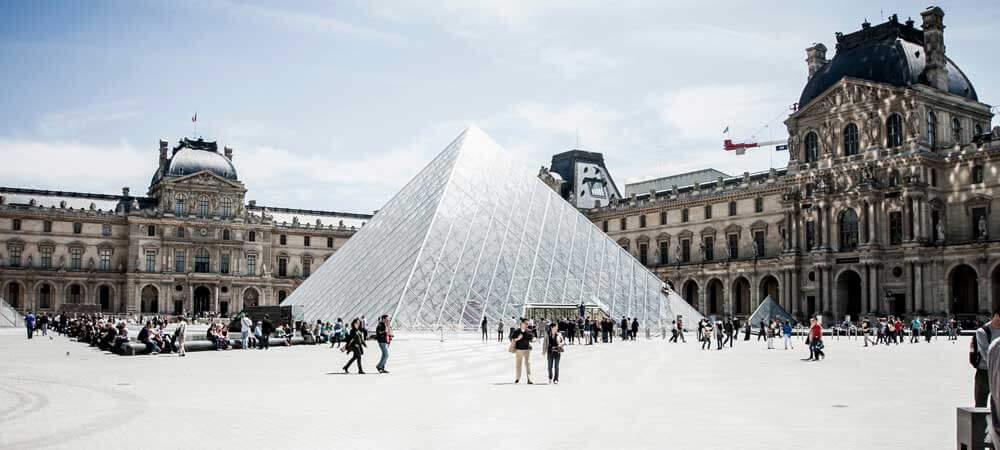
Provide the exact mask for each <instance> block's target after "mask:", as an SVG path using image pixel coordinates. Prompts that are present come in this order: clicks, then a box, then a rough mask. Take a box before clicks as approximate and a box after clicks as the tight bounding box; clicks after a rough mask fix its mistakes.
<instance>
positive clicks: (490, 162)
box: [282, 126, 701, 329]
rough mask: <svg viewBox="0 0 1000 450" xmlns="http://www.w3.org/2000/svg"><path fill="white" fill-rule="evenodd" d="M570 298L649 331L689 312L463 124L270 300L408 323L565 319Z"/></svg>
mask: <svg viewBox="0 0 1000 450" xmlns="http://www.w3.org/2000/svg"><path fill="white" fill-rule="evenodd" d="M580 304H584V305H586V306H587V307H588V308H599V309H600V310H601V311H603V313H604V314H606V315H608V316H610V317H612V318H619V317H621V316H626V317H635V318H638V319H639V321H640V325H641V326H643V327H651V328H654V329H659V328H660V327H664V326H669V324H670V321H671V320H673V318H674V317H675V316H676V315H677V314H683V315H684V317H685V320H686V321H688V323H694V322H693V321H696V320H698V318H700V317H701V316H700V315H699V314H698V313H697V312H696V311H695V310H694V309H693V308H691V307H690V305H688V304H687V302H685V301H684V300H683V299H681V298H680V296H679V295H676V293H674V292H672V291H668V290H667V289H666V288H665V287H664V284H663V282H661V281H660V280H659V279H658V278H657V277H656V275H654V274H652V273H651V272H649V271H648V270H646V268H645V267H643V266H642V265H641V264H640V263H639V262H638V261H637V260H636V259H635V258H633V257H632V255H630V254H629V253H628V252H626V251H625V250H623V249H622V248H621V247H619V246H618V245H617V244H616V243H615V242H614V241H613V240H611V239H610V238H609V237H608V236H607V235H606V234H604V233H603V232H602V231H601V230H600V229H598V228H597V227H596V226H595V225H594V224H592V223H591V222H590V220H588V219H587V218H586V217H584V216H583V215H582V214H580V212H579V211H577V210H576V209H575V208H574V207H573V206H572V205H570V204H569V203H567V202H566V201H564V200H563V199H562V198H561V197H559V196H558V195H557V194H556V193H555V192H554V191H553V190H552V189H550V188H549V187H548V186H546V185H545V184H544V183H542V181H541V180H539V179H538V178H536V177H535V176H533V175H532V174H531V172H530V171H528V170H525V169H522V168H521V167H517V166H516V165H515V163H514V162H513V160H512V159H511V158H510V157H509V156H508V155H507V154H506V152H505V151H504V150H503V148H501V147H500V146H499V145H498V144H497V143H496V142H494V141H493V139H491V138H490V137H489V136H487V135H486V134H485V133H484V132H483V131H482V130H480V129H479V128H477V127H475V126H471V127H469V128H467V129H466V130H465V131H463V132H462V134H460V135H459V136H458V137H457V138H456V139H455V140H454V141H453V142H452V143H451V144H450V145H449V146H448V147H447V148H446V149H444V151H442V152H441V153H440V154H439V155H438V156H437V157H435V158H434V160H432V161H431V163H430V164H428V165H427V167H425V168H424V169H423V170H421V171H420V173H419V174H417V176H416V177H415V178H414V179H413V180H411V181H410V182H409V183H408V184H407V185H406V186H405V187H404V188H403V189H402V190H401V191H400V192H399V193H398V194H396V196H395V197H393V198H392V199H391V200H389V202H388V203H387V204H386V205H385V206H384V207H383V208H382V209H380V210H379V211H378V213H376V214H375V216H374V217H373V218H372V219H371V220H370V221H369V222H368V223H367V224H366V225H365V226H364V227H363V228H361V230H360V231H358V232H357V233H356V234H355V235H354V236H353V237H351V239H349V240H348V241H347V242H346V243H345V244H344V246H343V247H342V248H341V249H340V250H338V251H337V252H336V253H335V254H334V255H333V256H331V257H330V258H329V259H328V260H327V261H326V262H324V263H323V264H322V265H321V266H320V267H319V268H318V269H317V270H316V271H315V273H313V274H312V275H311V276H310V277H309V278H308V279H307V280H306V281H305V282H304V283H303V284H302V285H301V286H300V287H299V288H298V289H296V290H295V291H294V292H293V293H292V295H291V296H289V297H288V298H287V299H286V300H285V301H284V302H283V303H282V305H299V306H301V308H302V314H303V317H304V318H305V319H307V320H317V319H319V320H324V321H334V320H336V318H338V317H342V318H344V320H345V321H346V320H350V319H352V318H354V317H360V316H362V315H364V316H366V317H367V318H368V319H369V321H370V323H371V322H374V320H375V318H376V317H378V316H380V315H382V314H389V315H390V316H391V317H392V319H393V323H394V325H395V326H396V327H402V328H408V329H438V328H440V327H444V328H446V329H466V328H478V327H479V325H480V323H481V321H482V319H483V318H484V317H486V318H487V319H488V320H489V323H490V324H491V326H492V324H496V321H497V320H504V321H505V322H506V323H508V324H509V323H510V318H511V317H521V316H523V315H524V312H525V308H526V307H527V308H532V307H547V306H552V307H559V306H562V307H563V308H565V310H566V311H567V314H566V315H565V316H570V311H572V316H574V317H575V315H576V310H573V309H570V308H566V307H569V306H572V305H580ZM565 316H563V317H565ZM550 318H551V317H550Z"/></svg>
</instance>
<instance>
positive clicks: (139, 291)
mask: <svg viewBox="0 0 1000 450" xmlns="http://www.w3.org/2000/svg"><path fill="white" fill-rule="evenodd" d="M232 160H233V151H232V149H230V148H223V152H222V153H220V152H219V149H218V146H217V144H216V143H215V142H206V141H204V140H202V139H197V140H194V139H181V140H180V142H179V143H178V144H177V145H176V146H174V147H173V148H172V149H171V148H169V147H168V143H167V142H166V141H160V146H159V164H158V167H157V168H156V171H155V173H154V174H153V178H152V182H151V183H150V185H149V190H148V192H147V193H146V195H145V196H134V195H131V193H130V191H129V188H124V189H122V194H121V195H104V194H88V193H76V192H54V191H45V190H34V189H18V188H7V187H0V297H2V298H3V299H5V300H6V302H7V303H8V304H10V305H11V306H13V307H14V308H15V309H18V310H19V311H22V312H23V311H27V310H34V311H41V312H47V311H101V312H105V313H129V314H132V313H144V314H145V313H149V314H151V313H161V314H180V313H182V312H183V313H192V312H193V313H195V314H201V313H218V314H222V315H227V314H228V313H231V312H235V311H240V310H241V309H242V308H243V307H245V306H256V305H276V304H278V303H279V302H281V301H282V300H284V298H285V297H286V296H287V295H289V293H291V291H292V290H294V289H295V287H296V286H298V285H299V284H301V283H302V281H303V280H304V279H305V278H306V277H308V276H309V274H310V272H311V271H312V270H313V269H314V268H316V267H318V266H319V264H320V263H321V262H323V260H325V259H326V258H328V257H329V256H330V255H331V254H333V252H335V251H336V250H337V249H338V248H339V247H340V246H341V245H342V244H343V243H344V242H345V241H346V240H347V239H348V238H349V237H350V236H351V235H352V234H353V233H354V232H355V230H357V229H358V228H360V227H361V226H363V225H364V223H365V221H367V220H368V219H369V218H370V217H371V216H369V215H366V214H353V213H338V212H330V211H311V210H300V209H289V208H272V207H265V206H262V205H257V204H256V202H254V201H253V200H251V201H249V202H248V203H246V202H244V196H245V194H246V191H247V189H246V187H245V186H244V184H243V182H242V181H240V179H239V177H238V176H237V172H236V168H235V166H234V165H233V161H232Z"/></svg>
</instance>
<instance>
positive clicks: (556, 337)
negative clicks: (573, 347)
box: [529, 324, 566, 384]
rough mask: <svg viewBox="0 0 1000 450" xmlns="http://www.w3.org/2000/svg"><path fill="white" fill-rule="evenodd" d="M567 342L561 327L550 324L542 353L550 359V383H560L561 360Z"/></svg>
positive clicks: (547, 359)
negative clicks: (560, 330)
mask: <svg viewBox="0 0 1000 450" xmlns="http://www.w3.org/2000/svg"><path fill="white" fill-rule="evenodd" d="M565 343H566V341H565V339H564V338H563V335H562V334H560V333H559V327H558V326H557V325H556V324H552V325H549V332H548V333H547V334H546V336H545V343H544V344H543V345H542V354H543V355H545V359H546V361H548V368H549V384H559V361H560V360H561V359H562V353H563V350H564V349H565V347H564V345H565ZM529 383H530V381H529Z"/></svg>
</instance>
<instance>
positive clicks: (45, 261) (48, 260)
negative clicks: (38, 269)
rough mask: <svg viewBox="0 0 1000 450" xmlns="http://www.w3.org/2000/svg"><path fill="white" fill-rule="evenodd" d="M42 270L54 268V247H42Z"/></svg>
mask: <svg viewBox="0 0 1000 450" xmlns="http://www.w3.org/2000/svg"><path fill="white" fill-rule="evenodd" d="M42 268H43V269H51V268H52V247H42Z"/></svg>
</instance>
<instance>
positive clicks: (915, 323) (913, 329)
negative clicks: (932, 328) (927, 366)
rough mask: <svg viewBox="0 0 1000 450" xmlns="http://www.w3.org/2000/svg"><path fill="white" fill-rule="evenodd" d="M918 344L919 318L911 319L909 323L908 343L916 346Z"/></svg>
mask: <svg viewBox="0 0 1000 450" xmlns="http://www.w3.org/2000/svg"><path fill="white" fill-rule="evenodd" d="M919 342H920V318H919V317H913V320H912V321H910V343H911V344H916V343H919Z"/></svg>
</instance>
